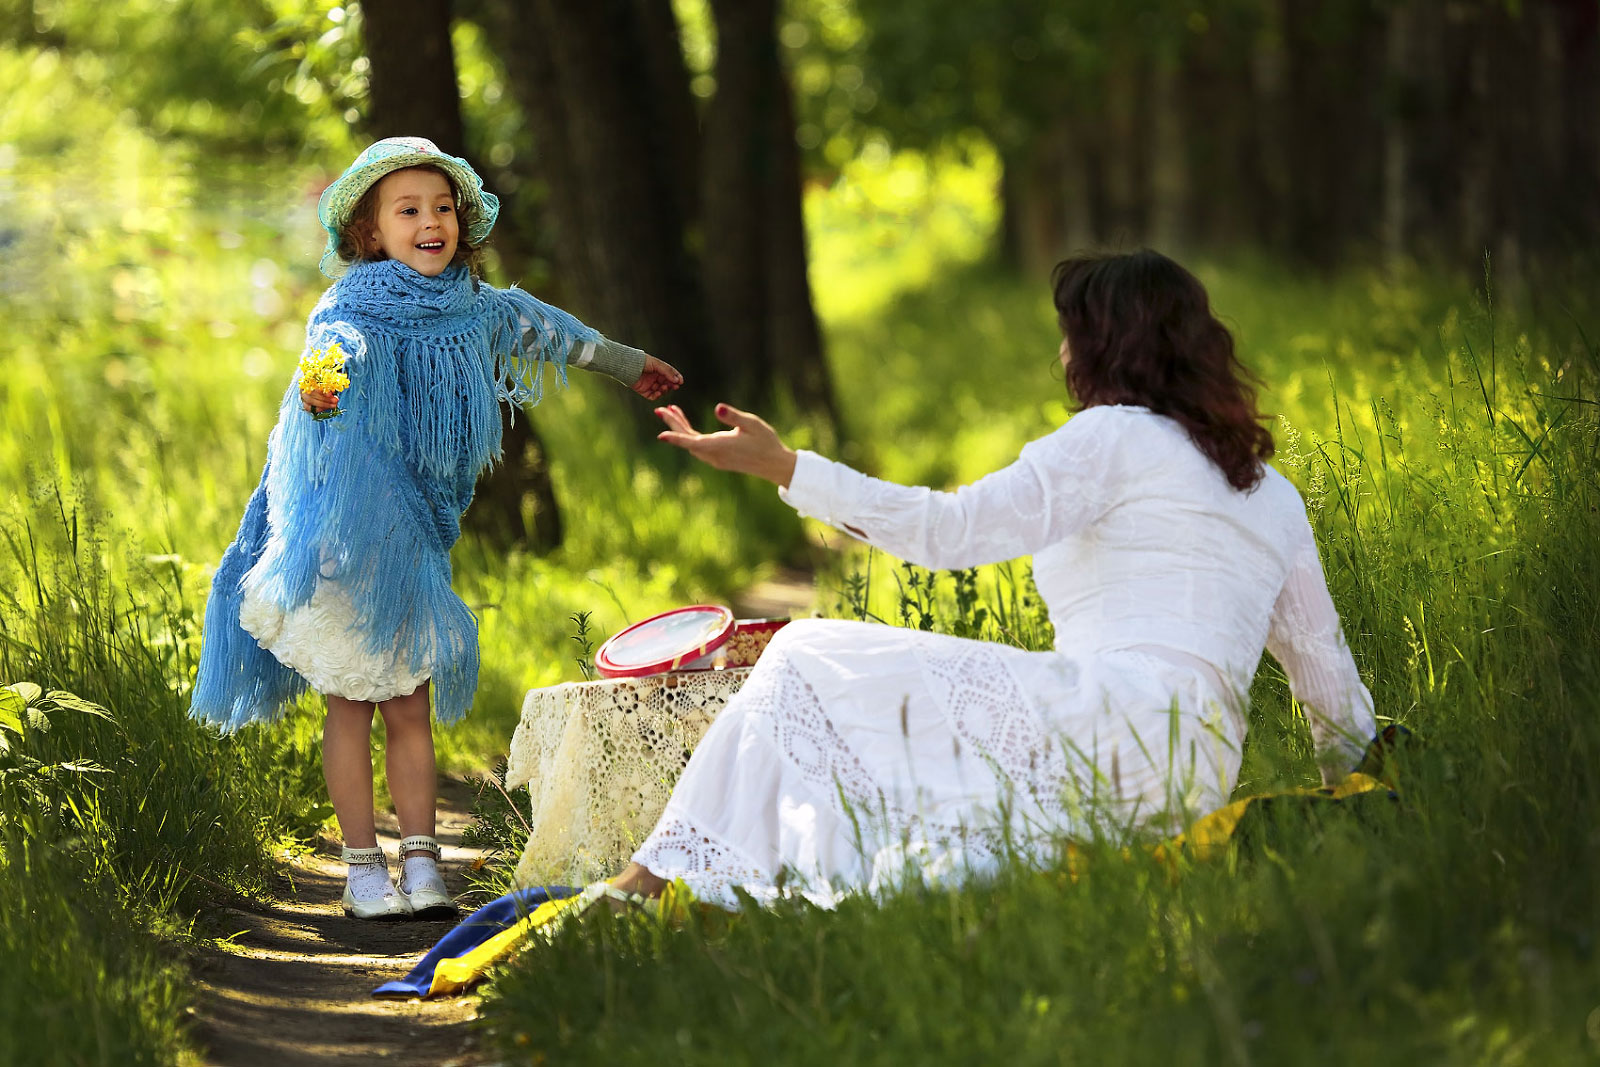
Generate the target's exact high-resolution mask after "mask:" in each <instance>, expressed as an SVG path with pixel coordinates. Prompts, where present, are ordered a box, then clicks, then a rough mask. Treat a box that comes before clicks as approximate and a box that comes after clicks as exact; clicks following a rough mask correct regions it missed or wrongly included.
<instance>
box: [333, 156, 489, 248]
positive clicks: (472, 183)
mask: <svg viewBox="0 0 1600 1067" xmlns="http://www.w3.org/2000/svg"><path fill="white" fill-rule="evenodd" d="M417 166H430V167H438V168H439V169H440V170H442V171H444V172H445V174H447V175H449V176H450V183H451V184H452V185H454V186H455V190H456V196H457V197H458V198H459V199H460V203H459V204H458V206H459V207H462V208H469V209H472V210H473V213H474V215H475V217H476V220H477V221H475V222H474V223H473V224H472V226H471V227H470V228H469V229H468V230H467V233H466V239H467V243H468V244H471V245H477V244H480V243H482V241H483V239H484V238H486V237H488V236H489V231H490V230H492V229H494V220H495V218H496V217H497V216H498V215H499V214H500V198H499V197H497V196H495V195H494V194H493V193H491V192H488V191H487V190H485V189H484V187H483V179H482V178H480V177H478V172H477V171H475V170H473V169H472V166H471V164H469V163H468V162H467V161H466V160H464V159H460V158H458V157H456V156H452V155H450V154H449V153H446V152H442V151H440V150H439V146H438V145H436V144H434V143H433V142H432V141H430V140H428V139H427V138H426V137H385V138H384V139H383V140H381V141H379V142H377V143H376V144H374V145H372V146H371V147H369V148H368V149H367V150H366V151H364V152H362V153H361V154H360V155H359V156H357V157H356V161H355V162H354V163H352V164H350V165H349V166H348V167H346V168H345V171H344V173H343V174H341V175H339V177H338V179H337V180H336V181H334V183H333V184H332V185H330V186H328V187H327V188H326V189H324V190H323V191H322V199H320V200H318V201H317V218H318V219H319V220H320V221H321V222H322V228H323V229H324V230H327V231H328V247H327V249H326V250H324V251H323V253H322V262H321V264H320V266H321V267H322V273H324V274H326V275H327V276H328V277H330V278H338V277H340V276H341V275H343V274H344V272H345V271H346V270H347V269H349V267H350V263H349V261H348V260H345V259H343V258H341V257H340V255H339V231H340V230H342V229H343V228H344V225H345V223H347V222H349V221H350V213H351V212H352V211H354V210H355V207H356V203H357V202H358V201H359V200H360V199H361V197H362V194H364V193H365V192H366V191H367V190H368V189H370V188H372V186H373V184H374V183H376V182H377V180H378V179H379V178H382V177H383V176H384V175H385V174H390V173H392V172H394V171H397V170H404V169H405V168H407V167H417Z"/></svg>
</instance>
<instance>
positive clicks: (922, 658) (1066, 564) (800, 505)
mask: <svg viewBox="0 0 1600 1067" xmlns="http://www.w3.org/2000/svg"><path fill="white" fill-rule="evenodd" d="M783 496H784V498H785V499H786V500H787V501H788V502H789V503H790V504H791V505H793V506H794V507H795V508H796V509H797V510H798V511H800V512H801V513H802V514H806V515H811V516H814V517H816V518H818V519H821V520H823V521H825V522H828V523H830V524H832V525H834V526H836V527H838V528H840V529H842V530H844V531H846V532H848V533H850V534H852V535H854V536H856V537H859V538H862V539H863V540H866V541H868V542H870V543H871V544H874V545H876V546H878V547H880V548H882V549H884V550H886V551H888V552H891V553H893V554H895V555H897V556H900V557H901V558H903V559H906V560H909V561H911V562H913V563H917V564H921V565H923V566H926V567H933V568H964V567H971V566H975V565H980V564H985V563H993V562H997V561H1000V560H1006V559H1011V558H1014V557H1017V556H1022V555H1027V554H1030V553H1031V554H1032V555H1033V562H1034V576H1035V579H1036V581H1037V583H1038V587H1039V592H1040V593H1041V595H1042V596H1043V598H1044V600H1045V602H1046V604H1047V606H1048V608H1049V611H1050V618H1051V621H1052V622H1053V624H1054V626H1055V631H1056V645H1057V649H1056V651H1052V652H1024V651H1021V650H1019V649H1016V648H1012V647H1008V646H1004V645H999V644H992V643H987V642H981V641H971V640H965V639H961V638H955V637H948V636H943V635H938V634H929V633H924V632H921V631H916V630H909V629H904V628H900V627H891V626H884V625H874V624H868V623H856V622H842V621H829V620H810V621H801V622H795V623H791V624H790V625H789V626H787V627H786V628H784V629H783V630H781V631H779V632H778V634H777V635H776V637H775V638H774V639H773V641H772V644H771V645H769V646H768V648H767V651H766V652H765V653H764V654H763V656H762V657H761V660H760V662H759V663H758V664H757V666H756V669H755V671H754V672H753V673H752V674H751V677H750V679H749V681H748V682H746V684H745V686H744V688H743V689H742V690H740V692H739V693H738V694H737V695H736V696H735V697H734V698H733V700H731V701H730V702H729V704H728V706H727V708H726V709H725V710H724V711H723V712H722V713H721V714H720V715H719V716H718V717H717V719H716V721H715V722H714V723H713V724H712V726H711V728H710V730H709V731H708V732H707V733H706V735H705V737H704V739H702V741H701V742H700V745H699V746H698V748H696V750H695V752H694V755H693V757H692V758H691V759H690V761H689V764H688V766H687V767H686V768H685V770H684V772H683V776H682V777H681V778H680V779H679V781H678V784H677V786H676V788H675V789H674V790H673V793H672V797H671V799H670V800H669V801H668V803H667V806H666V809H665V811H664V812H663V813H662V816H661V819H660V820H659V822H657V824H656V826H655V829H654V830H653V831H652V833H651V834H650V836H649V837H648V838H647V839H646V840H645V842H644V844H643V845H642V846H641V847H640V848H639V849H638V851H637V852H636V853H635V854H634V857H633V858H634V860H635V861H636V862H638V863H640V864H642V865H643V866H645V867H646V868H648V869H649V870H650V871H651V872H653V873H654V874H656V875H659V876H661V877H664V878H683V879H685V880H686V881H687V882H688V883H689V884H690V885H691V886H692V887H693V888H694V890H695V892H696V893H697V894H698V895H699V896H700V897H701V899H704V900H709V901H715V902H719V903H722V904H723V905H725V906H727V907H730V908H731V907H737V906H738V898H737V896H736V895H735V894H734V891H733V890H734V887H736V886H737V887H742V888H743V889H744V890H746V891H747V892H749V893H750V894H751V895H752V896H754V897H755V898H757V899H767V898H770V897H772V896H774V895H776V894H777V893H779V892H782V891H784V890H785V889H788V890H796V889H798V890H799V891H801V892H804V893H805V894H806V895H807V896H809V897H811V898H812V899H813V900H816V901H817V902H819V903H829V902H831V901H832V900H834V899H836V898H837V895H838V894H839V893H841V892H846V891H850V890H855V889H867V890H869V891H873V890H876V889H878V888H880V887H884V886H887V885H889V884H892V883H894V882H896V881H898V880H899V879H901V878H902V877H904V876H905V875H906V874H907V873H908V872H909V873H913V874H915V875H918V876H921V877H924V878H940V877H945V876H965V875H967V874H969V873H971V872H975V871H976V872H981V871H982V870H984V869H985V868H987V867H989V866H991V865H992V864H993V863H994V862H995V861H996V859H997V857H999V856H1001V855H1002V854H1004V853H1006V852H1007V851H1008V850H1011V851H1016V852H1020V853H1022V854H1024V855H1026V856H1028V857H1030V858H1037V859H1046V858H1048V856H1049V854H1050V850H1051V849H1052V848H1053V847H1055V844H1056V843H1057V842H1059V841H1060V840H1062V839H1063V837H1064V836H1072V835H1082V834H1087V833H1092V832H1095V831H1096V830H1107V829H1110V830H1113V831H1116V830H1119V829H1125V828H1128V827H1131V826H1134V825H1138V824H1144V825H1151V824H1155V825H1158V826H1160V827H1161V828H1163V829H1170V828H1172V827H1174V826H1176V825H1177V824H1179V823H1181V822H1182V821H1183V820H1184V819H1186V818H1188V817H1190V816H1192V815H1194V814H1197V813H1200V812H1203V811H1206V810H1210V809H1213V808H1216V807H1218V806H1220V805H1222V804H1224V803H1225V802H1226V801H1227V798H1228V794H1229V793H1230V791H1231V790H1232V788H1233V785H1234V781H1235V779H1236V777H1237V775H1238V770H1239V758H1240V743H1241V742H1242V740H1243V738H1244V729H1245V722H1244V707H1245V694H1246V693H1247V691H1248V688H1249V683H1250V679H1251V677H1252V676H1253V675H1254V673H1255V670H1256V667H1257V665H1258V663H1259V661H1260V658H1261V652H1262V649H1263V647H1265V648H1269V649H1271V651H1272V653H1273V655H1274V656H1275V657H1276V658H1277V659H1278V661H1279V662H1280V663H1281V664H1282V665H1283V667H1284V669H1285V670H1286V672H1287V673H1288V676H1289V679H1290V683H1291V685H1292V687H1293V690H1294V693H1295V695H1296V696H1297V697H1298V698H1299V699H1300V700H1301V701H1302V702H1303V704H1304V705H1305V706H1306V707H1307V708H1308V710H1309V713H1310V720H1311V725H1312V731H1313V736H1314V739H1315V741H1316V744H1317V746H1318V749H1319V752H1320V753H1322V754H1323V756H1324V762H1325V763H1332V764H1339V763H1341V762H1343V763H1345V764H1353V763H1354V762H1355V760H1356V758H1357V755H1358V754H1359V751H1360V749H1361V746H1362V744H1363V743H1364V741H1365V740H1366V739H1367V738H1369V737H1370V736H1371V734H1372V733H1373V729H1374V722H1373V712H1372V698H1371V696H1370V694H1369V693H1368V692H1367V690H1366V688H1365V687H1364V686H1363V685H1362V683H1361V679H1360V677H1359V675H1358V674H1357V671H1356V667H1355V663H1354V661H1353V660H1352V659H1351V656H1350V652H1349V649H1348V648H1347V646H1346V645H1345V642H1344V638H1343V635H1342V632H1341V630H1340V626H1339V618H1338V615H1337V614H1336V613H1335V611H1334V607H1333V603H1332V600H1331V599H1330V598H1329V596H1328V591H1327V586H1326V584H1325V582H1324V580H1323V575H1322V568H1321V564H1320V562H1319V560H1318V556H1317V548H1316V543H1315V541H1314V539H1313V536H1312V531H1311V527H1310V524H1309V523H1308V522H1307V519H1306V514H1305V508H1304V505H1303V503H1302V502H1301V500H1300V497H1299V494H1298V493H1297V492H1296V491H1295V489H1294V487H1293V486H1292V485H1291V484H1290V483H1289V482H1288V481H1287V480H1286V479H1284V478H1283V477H1282V476H1281V475H1279V474H1277V473H1276V472H1274V471H1271V470H1268V471H1267V472H1266V476H1265V478H1264V479H1263V481H1262V482H1261V484H1260V485H1259V486H1258V487H1257V488H1256V489H1255V490H1254V491H1252V492H1248V493H1241V492H1238V491H1236V490H1234V489H1233V488H1232V487H1231V486H1230V485H1229V484H1228V483H1227V481H1226V479H1224V478H1223V476H1222V475H1221V473H1220V472H1219V471H1218V470H1217V468H1216V467H1215V466H1214V465H1213V464H1212V463H1211V462H1210V461H1209V460H1207V459H1206V457H1205V456H1204V455H1203V454H1202V453H1201V452H1200V451H1199V450H1198V449H1196V448H1195V447H1194V445H1193V444H1192V443H1191V442H1190V440H1189V438H1188V436H1187V434H1186V433H1185V432H1184V431H1183V429H1182V428H1181V427H1180V426H1178V425H1177V424H1176V423H1174V422H1172V421H1171V420H1169V419H1166V418H1164V417H1162V416H1159V415H1155V414H1153V413H1151V412H1150V411H1148V410H1146V409H1144V408H1136V407H1099V408H1092V409H1090V410H1088V411H1085V412H1083V413H1081V414H1079V415H1078V416H1076V417H1075V418H1073V419H1072V420H1070V421H1069V422H1068V423H1067V424H1066V425H1065V426H1063V427H1062V428H1060V429H1059V430H1057V431H1055V432H1054V433H1052V434H1050V435H1048V436H1046V437H1044V438H1041V439H1040V440H1037V441H1034V442H1032V443H1031V444H1029V445H1028V446H1026V447H1025V448H1024V449H1023V450H1022V455H1021V456H1020V458H1019V459H1018V460H1017V461H1016V462H1015V463H1013V464H1012V465H1010V466H1009V467H1006V468H1005V469H1003V470H1000V471H997V472H996V473H994V474H991V475H989V476H987V477H985V478H983V479H981V480H980V481H978V482H976V483H974V484H973V485H970V486H966V487H964V488H962V489H959V490H957V491H956V492H954V493H941V492H934V491H932V490H929V489H920V488H908V487H905V486H899V485H893V484H890V483H887V482H883V481H879V480H877V479H874V478H869V477H867V476H865V475H863V474H860V473H858V472H856V471H854V470H851V469H850V468H848V467H845V466H843V465H841V464H837V463H833V462H830V461H828V460H826V459H823V458H822V457H820V456H816V455H813V454H811V453H808V452H802V453H800V456H799V460H798V463H797V465H796V468H795V473H794V477H793V479H792V482H791V484H790V486H789V488H788V490H787V491H786V492H784V494H783Z"/></svg>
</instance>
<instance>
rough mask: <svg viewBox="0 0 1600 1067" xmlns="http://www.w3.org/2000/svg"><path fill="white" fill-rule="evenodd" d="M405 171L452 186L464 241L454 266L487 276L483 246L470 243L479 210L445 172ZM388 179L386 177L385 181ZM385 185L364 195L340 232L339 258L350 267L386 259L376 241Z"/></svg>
mask: <svg viewBox="0 0 1600 1067" xmlns="http://www.w3.org/2000/svg"><path fill="white" fill-rule="evenodd" d="M401 170H431V171H433V172H434V173H435V174H440V175H443V176H444V180H445V181H447V182H449V183H450V197H451V199H452V200H454V201H455V206H456V226H457V228H458V229H459V230H460V237H459V238H458V240H457V241H456V254H455V255H454V256H452V257H451V259H450V265H451V266H455V265H456V264H457V263H464V264H466V266H467V269H468V270H469V271H471V272H472V276H473V277H474V278H476V277H479V276H480V275H481V274H482V273H483V243H482V242H479V243H478V244H475V245H474V244H468V243H467V233H468V231H469V230H471V229H472V227H473V225H474V224H476V223H477V221H478V213H477V209H476V208H475V207H474V206H473V205H471V204H463V203H462V202H461V190H459V189H457V188H456V183H455V181H454V180H453V179H452V178H451V177H450V175H449V174H447V173H445V171H444V170H442V169H441V168H439V167H434V166H430V165H429V164H427V163H419V164H417V165H416V166H415V167H402V168H401ZM399 173H400V171H399V170H394V171H390V172H389V174H399ZM388 176H389V175H388V174H385V175H384V177H385V178H387V177H388ZM381 184H383V179H381V178H380V179H379V180H378V181H375V182H373V183H372V185H371V186H370V187H369V188H368V189H367V191H366V192H365V193H362V194H361V199H360V200H357V201H356V206H355V207H354V208H352V209H351V211H350V217H349V218H348V219H347V220H345V224H344V225H343V226H342V227H340V229H339V252H338V255H339V258H340V259H342V260H344V261H345V262H347V263H354V262H356V261H357V260H363V259H366V260H372V259H383V258H384V255H383V252H382V251H380V250H379V249H378V245H377V242H376V241H374V240H373V239H372V231H373V230H374V229H375V228H376V227H377V225H378V186H379V185H381Z"/></svg>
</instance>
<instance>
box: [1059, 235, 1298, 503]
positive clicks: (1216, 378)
mask: <svg viewBox="0 0 1600 1067" xmlns="http://www.w3.org/2000/svg"><path fill="white" fill-rule="evenodd" d="M1051 283H1052V285H1053V287H1054V289H1055V304H1056V314H1057V316H1058V318H1059V319H1060V322H1061V332H1062V334H1063V335H1065V337H1066V339H1067V347H1068V349H1069V351H1070V358H1069V360H1068V362H1067V388H1068V389H1069V390H1070V391H1071V393H1072V396H1073V398H1074V399H1075V400H1076V401H1077V402H1078V403H1079V405H1081V406H1082V407H1085V408H1091V407H1097V406H1099V405H1101V404H1137V405H1140V406H1143V407H1147V408H1149V409H1150V410H1151V411H1154V412H1156V413H1158V414H1161V415H1165V416H1167V417H1168V418H1170V419H1172V420H1173V421H1175V422H1177V423H1179V424H1180V425H1181V426H1182V427H1183V428H1184V429H1185V430H1187V431H1188V432H1189V437H1190V438H1191V439H1192V440H1193V441H1194V443H1195V446H1196V447H1197V448H1199V449H1200V451H1202V452H1204V453H1205V454H1206V455H1207V456H1208V457H1209V458H1210V459H1211V461H1212V462H1213V463H1215V464H1216V465H1217V467H1218V469H1220V470H1221V471H1222V473H1223V475H1224V476H1225V477H1226V478H1227V479H1228V483H1229V484H1230V485H1232V486H1233V487H1234V488H1235V489H1253V488H1255V487H1256V485H1257V484H1259V483H1260V481H1261V475H1262V460H1265V459H1266V458H1267V457H1269V456H1271V455H1272V451H1273V445H1272V434H1270V433H1268V432H1267V429H1266V427H1264V426H1262V425H1261V422H1262V415H1261V413H1260V412H1259V411H1257V410H1256V391H1255V389H1254V387H1253V385H1252V383H1253V382H1255V381H1256V380H1257V379H1256V378H1255V377H1254V376H1253V375H1252V374H1251V373H1250V372H1249V371H1248V370H1247V369H1245V367H1244V365H1243V364H1241V363H1240V362H1239V360H1238V357H1236V356H1235V355H1234V351H1233V335H1232V334H1230V333H1229V332H1228V329H1227V327H1225V326H1223V325H1222V323H1220V322H1218V321H1217V318H1216V316H1215V315H1213V314H1212V313H1211V303H1210V301H1209V299H1208V298H1207V297H1206V290H1205V287H1204V286H1202V285H1201V284H1200V280H1199V279H1198V278H1196V277H1195V276H1194V275H1193V274H1190V273H1189V272H1188V271H1187V270H1184V269H1183V268H1182V267H1180V266H1179V265H1178V264H1176V263H1174V262H1173V261H1172V260H1170V259H1168V258H1167V257H1166V256H1163V255H1161V254H1160V253H1159V252H1152V251H1150V250H1148V249H1145V250H1142V251H1139V252H1130V253H1127V254H1122V255H1084V256H1076V257H1074V258H1072V259H1067V260H1063V261H1062V262H1060V263H1058V264H1056V268H1055V270H1054V271H1053V272H1052V274H1051Z"/></svg>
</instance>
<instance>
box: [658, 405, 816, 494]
mask: <svg viewBox="0 0 1600 1067" xmlns="http://www.w3.org/2000/svg"><path fill="white" fill-rule="evenodd" d="M656 414H657V415H660V416H661V421H662V422H664V423H666V424H667V427H668V428H667V429H666V430H663V431H662V432H661V433H658V434H656V439H657V440H661V441H665V442H666V443H667V444H669V445H677V446H678V447H679V448H681V449H683V450H684V451H686V452H688V453H689V454H690V455H691V456H693V457H694V458H695V459H698V460H702V461H704V462H706V463H709V464H711V465H712V466H713V467H715V468H717V469H718V470H721V471H736V472H738V473H739V474H754V475H755V476H756V477H757V478H765V479H766V480H767V481H769V482H772V483H773V484H775V485H780V486H783V487H784V488H788V486H789V479H791V478H793V477H794V449H792V448H785V447H784V444H783V442H782V441H780V440H778V434H777V432H776V431H775V430H773V428H772V427H771V426H768V425H767V423H766V420H764V419H763V418H761V416H759V415H752V414H750V412H748V411H740V410H739V409H738V408H736V407H734V406H732V405H731V404H718V405H717V418H718V419H720V420H722V422H723V423H724V424H725V425H727V426H731V427H733V428H732V429H731V430H721V431H719V432H717V433H700V432H699V431H698V430H696V429H695V428H694V427H693V426H690V425H689V418H688V416H687V415H685V414H684V413H683V409H682V408H680V407H679V406H678V405H676V404H669V405H667V406H666V407H662V408H656Z"/></svg>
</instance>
